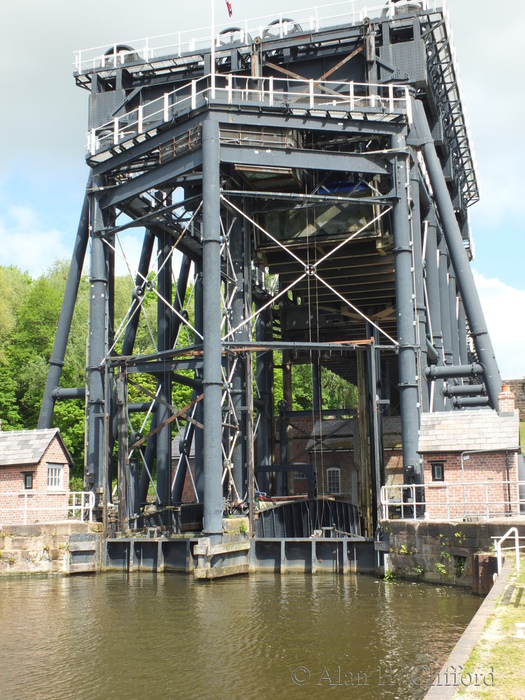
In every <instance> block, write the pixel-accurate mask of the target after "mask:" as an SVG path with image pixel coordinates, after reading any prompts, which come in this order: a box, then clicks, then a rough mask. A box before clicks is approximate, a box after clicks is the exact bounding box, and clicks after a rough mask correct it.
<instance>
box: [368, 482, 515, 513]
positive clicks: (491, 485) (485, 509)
mask: <svg viewBox="0 0 525 700" xmlns="http://www.w3.org/2000/svg"><path fill="white" fill-rule="evenodd" d="M520 486H521V487H522V488H523V487H524V486H525V481H507V480H501V481H476V482H470V481H467V482H464V483H463V482H458V483H446V482H436V483H430V484H398V485H391V486H382V487H381V510H382V516H383V518H384V519H385V520H388V519H402V520H408V519H410V520H416V519H426V520H464V519H466V518H483V519H487V520H489V519H491V518H501V517H508V516H511V515H515V516H517V515H520V514H522V513H525V498H523V497H520Z"/></svg>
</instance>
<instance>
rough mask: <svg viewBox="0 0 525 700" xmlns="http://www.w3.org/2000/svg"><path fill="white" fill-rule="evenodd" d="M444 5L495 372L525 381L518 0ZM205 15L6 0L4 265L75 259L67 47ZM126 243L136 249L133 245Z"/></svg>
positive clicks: (78, 179)
mask: <svg viewBox="0 0 525 700" xmlns="http://www.w3.org/2000/svg"><path fill="white" fill-rule="evenodd" d="M358 2H361V0H358ZM345 4H346V5H349V4H350V3H349V2H346V3H345ZM363 4H367V5H368V6H369V7H370V6H372V5H374V4H376V3H375V2H374V0H369V1H368V2H367V3H363V2H361V5H363ZM377 4H378V5H379V4H381V3H380V2H377ZM232 5H233V10H234V16H233V19H232V20H229V19H228V16H227V11H226V6H225V3H224V2H223V0H215V7H216V22H217V24H224V25H227V24H230V25H232V24H241V23H242V22H243V21H244V20H245V19H249V18H253V17H256V16H257V15H260V14H261V9H260V8H261V4H260V3H258V2H255V0H233V2H232ZM305 5H307V6H310V5H312V6H313V5H315V2H312V3H304V2H303V1H299V0H267V1H266V2H265V3H264V6H263V11H264V14H265V15H268V16H271V17H278V15H279V12H283V13H284V14H285V16H289V17H294V12H295V13H296V16H297V15H298V14H299V13H300V12H303V11H304V7H305ZM448 5H449V11H450V16H451V22H452V28H453V33H454V40H455V44H456V48H457V55H458V61H459V66H460V72H461V75H462V78H463V90H464V95H465V103H466V109H467V112H468V115H469V118H470V124H471V131H472V136H473V144H474V150H475V153H476V156H477V162H478V177H479V183H480V191H481V200H480V202H479V203H478V204H476V205H474V206H473V207H472V208H471V210H470V216H471V226H472V231H473V236H474V241H475V250H476V257H475V260H474V263H473V268H474V271H475V274H476V279H477V283H478V290H479V293H480V297H481V300H482V304H483V308H484V311H485V315H486V318H487V323H488V326H489V330H490V333H491V336H492V341H493V345H494V347H495V349H496V355H497V358H498V362H499V364H500V367H501V371H502V374H503V376H504V377H505V378H509V379H510V378H515V377H523V376H525V358H524V357H523V352H522V348H523V347H524V346H525V324H524V323H521V322H520V316H521V315H522V314H523V313H524V311H525V281H524V277H523V273H522V269H523V265H524V261H525V230H524V228H525V225H524V223H523V215H522V213H521V208H522V200H523V194H522V192H521V174H522V168H523V162H524V161H525V148H524V145H523V136H522V135H521V134H520V129H521V128H522V121H523V116H522V115H523V113H524V112H525V90H524V89H523V85H522V80H521V78H522V75H521V70H520V69H521V66H522V64H523V59H522V57H521V44H522V27H523V26H525V3H522V2H520V0H507V2H506V3H505V4H504V6H500V7H501V9H500V10H499V11H496V10H495V5H494V2H493V0H476V2H475V3H474V2H472V1H467V0H449V3H448ZM195 8H198V10H197V11H196V10H195ZM474 8H475V10H474ZM209 17H210V0H204V1H203V2H200V3H199V4H198V5H196V4H195V3H187V2H182V0H170V1H168V0H157V2H155V3H152V4H151V5H145V3H144V2H143V1H142V0H126V2H125V3H122V2H117V1H116V0H75V1H74V2H71V0H51V2H49V3H45V2H43V1H42V0H18V2H16V3H7V2H3V3H2V5H1V8H0V45H1V46H2V51H1V52H0V76H1V78H0V81H1V87H2V110H1V112H0V124H1V126H2V128H1V130H0V139H1V144H0V146H1V154H2V156H1V158H2V161H1V162H2V167H1V168H0V264H2V265H10V264H13V265H18V266H19V267H21V268H22V269H27V270H29V272H30V273H31V274H32V275H33V276H38V275H39V274H41V273H42V272H43V271H44V270H45V269H46V268H47V267H48V266H49V265H50V264H51V263H52V262H53V261H54V260H55V259H56V258H64V257H65V258H69V257H70V255H71V249H72V243H73V239H74V235H75V232H76V228H77V224H78V217H79V214H80V208H81V205H82V200H83V196H84V187H85V183H86V179H87V176H88V168H87V166H86V164H85V160H84V158H85V150H84V146H85V131H86V128H87V99H88V93H87V92H86V91H84V90H81V89H80V88H77V87H76V86H75V83H74V79H73V67H72V61H73V55H72V54H73V51H75V50H78V49H87V48H90V47H93V46H99V45H101V46H102V45H104V46H105V45H108V46H109V45H111V44H112V43H113V42H115V41H117V42H122V43H130V44H131V45H133V39H134V38H135V39H138V38H142V37H146V36H157V35H159V34H164V33H169V32H175V31H185V30H190V29H192V30H194V29H195V30H198V29H199V28H203V27H205V26H206V27H207V26H208V25H209ZM200 33H201V34H202V32H200ZM128 242H129V243H130V244H131V246H132V247H133V246H135V248H136V249H137V250H138V247H139V246H138V243H136V242H135V241H134V240H132V239H131V238H130V239H129V241H128Z"/></svg>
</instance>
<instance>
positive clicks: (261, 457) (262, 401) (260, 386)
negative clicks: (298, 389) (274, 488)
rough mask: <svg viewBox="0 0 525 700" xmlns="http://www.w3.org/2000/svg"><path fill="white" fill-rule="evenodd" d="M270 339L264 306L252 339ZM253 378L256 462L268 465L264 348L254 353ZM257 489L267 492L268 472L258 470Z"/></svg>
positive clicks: (267, 355)
mask: <svg viewBox="0 0 525 700" xmlns="http://www.w3.org/2000/svg"><path fill="white" fill-rule="evenodd" d="M271 339H272V313H271V310H270V308H266V309H264V310H263V311H261V312H260V313H259V315H258V316H257V320H256V322H255V340H256V341H259V340H260V341H263V342H264V341H267V340H271ZM255 368H256V375H255V382H256V386H257V395H258V401H257V407H258V421H257V424H258V427H257V464H258V465H259V466H263V467H269V466H271V465H272V463H273V449H272V444H273V439H272V438H273V392H272V386H273V384H272V379H273V355H272V353H271V352H270V351H269V350H267V351H265V352H258V353H256V355H255ZM257 478H258V484H259V490H260V491H264V492H268V490H269V485H270V482H271V479H270V472H269V471H264V472H259V475H258V477H257Z"/></svg>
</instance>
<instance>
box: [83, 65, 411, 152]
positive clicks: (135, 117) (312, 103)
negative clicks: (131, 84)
mask: <svg viewBox="0 0 525 700" xmlns="http://www.w3.org/2000/svg"><path fill="white" fill-rule="evenodd" d="M219 77H220V79H221V82H223V83H224V85H218V84H217V82H216V83H215V85H213V84H212V81H211V76H210V75H205V76H203V77H201V78H198V79H196V80H192V81H191V82H190V83H186V84H185V85H183V86H181V87H178V88H176V89H175V90H171V91H170V92H167V93H164V94H163V95H161V96H160V97H158V98H156V99H154V100H151V101H150V102H146V103H145V104H143V105H140V106H139V107H137V108H135V109H133V110H130V111H129V112H126V113H125V114H123V115H121V116H116V117H114V118H113V119H112V120H111V121H108V122H106V123H105V124H102V125H100V126H98V127H96V128H94V129H91V131H90V132H88V134H87V146H86V147H87V150H88V152H89V154H90V155H91V156H94V155H96V154H97V153H98V152H100V151H103V150H107V149H109V148H112V147H114V146H118V145H119V144H122V143H125V142H128V141H130V142H133V139H135V138H136V137H137V136H139V135H140V134H143V133H145V132H147V131H151V130H152V129H155V128H157V127H158V126H159V125H161V124H163V123H166V122H168V121H170V120H171V119H172V118H173V117H174V115H175V114H177V116H180V115H181V113H183V112H186V111H187V112H189V111H192V110H195V109H196V108H197V103H198V100H199V99H201V100H207V101H208V102H210V101H212V100H215V101H216V102H218V103H221V104H222V103H225V104H228V105H231V104H239V103H250V102H257V103H258V104H264V105H266V106H268V108H274V107H277V106H278V105H282V106H286V107H287V109H291V110H293V109H300V110H310V111H311V110H315V109H321V110H324V111H336V112H360V111H371V112H374V113H378V114H381V115H384V114H396V115H397V114H401V115H406V118H407V119H408V121H409V122H410V121H411V114H412V112H411V99H412V91H411V89H410V88H409V87H408V86H406V85H398V84H395V85H394V84H393V83H388V84H372V83H356V82H354V81H336V80H324V81H315V82H314V81H312V80H301V79H295V78H294V79H292V78H276V77H261V78H252V77H251V76H239V75H236V74H231V73H230V74H221V75H220V76H216V79H217V78H219ZM214 93H215V97H214V96H213V94H214ZM199 104H200V103H199Z"/></svg>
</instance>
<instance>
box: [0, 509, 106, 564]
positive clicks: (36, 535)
mask: <svg viewBox="0 0 525 700" xmlns="http://www.w3.org/2000/svg"><path fill="white" fill-rule="evenodd" d="M99 531H100V526H99V525H98V524H97V523H80V522H69V523H59V524H53V525H51V524H46V525H44V524H42V525H35V524H30V525H6V526H0V576H12V575H19V574H69V573H70V570H71V569H72V567H71V558H72V557H71V552H70V548H71V549H72V547H71V541H72V540H73V541H74V540H75V538H78V537H85V536H86V533H92V535H93V536H95V533H96V534H97V536H100V532H99Z"/></svg>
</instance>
